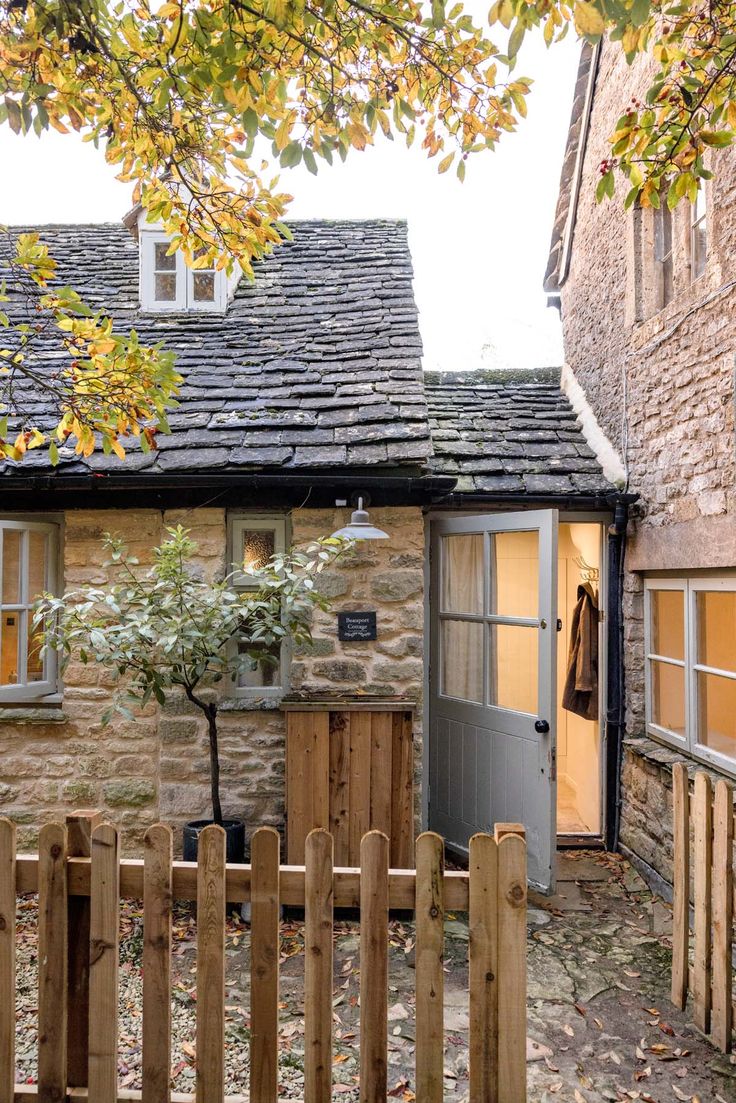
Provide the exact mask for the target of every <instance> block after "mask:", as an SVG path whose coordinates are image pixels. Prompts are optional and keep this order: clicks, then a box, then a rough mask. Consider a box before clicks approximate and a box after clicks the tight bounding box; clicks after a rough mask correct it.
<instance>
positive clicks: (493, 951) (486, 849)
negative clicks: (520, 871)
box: [468, 834, 498, 1103]
mask: <svg viewBox="0 0 736 1103" xmlns="http://www.w3.org/2000/svg"><path fill="white" fill-rule="evenodd" d="M468 871H469V874H470V884H469V887H468V894H469V901H468V903H469V914H468V922H469V925H470V947H469V959H470V960H469V964H468V985H469V988H470V993H469V1007H470V1053H469V1057H470V1103H498V921H497V915H496V911H497V905H496V900H497V896H498V846H497V844H496V840H495V839H494V838H492V837H491V836H490V835H481V834H479V835H473V837H472V839H471V840H470V848H469V856H468Z"/></svg>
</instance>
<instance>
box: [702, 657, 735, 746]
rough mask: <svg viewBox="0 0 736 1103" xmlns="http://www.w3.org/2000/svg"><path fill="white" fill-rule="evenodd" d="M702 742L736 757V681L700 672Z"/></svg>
mask: <svg viewBox="0 0 736 1103" xmlns="http://www.w3.org/2000/svg"><path fill="white" fill-rule="evenodd" d="M698 742H699V743H701V744H702V745H703V746H704V747H710V749H711V750H712V751H718V752H719V754H727V755H729V756H730V757H731V758H736V682H734V681H732V680H731V679H730V678H721V677H719V676H718V675H717V674H704V673H703V671H702V670H699V671H698Z"/></svg>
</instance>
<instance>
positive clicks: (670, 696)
mask: <svg viewBox="0 0 736 1103" xmlns="http://www.w3.org/2000/svg"><path fill="white" fill-rule="evenodd" d="M651 672H652V723H653V724H656V725H657V726H658V727H660V728H666V729H667V731H671V732H674V733H675V735H683V736H684V734H685V668H684V667H682V666H671V665H670V664H669V663H658V662H657V661H656V660H655V659H652V660H651Z"/></svg>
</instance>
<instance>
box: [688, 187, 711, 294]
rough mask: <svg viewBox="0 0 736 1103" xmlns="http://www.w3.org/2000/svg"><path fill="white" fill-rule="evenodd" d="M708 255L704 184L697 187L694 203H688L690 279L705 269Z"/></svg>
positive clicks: (695, 277) (701, 273)
mask: <svg viewBox="0 0 736 1103" xmlns="http://www.w3.org/2000/svg"><path fill="white" fill-rule="evenodd" d="M707 256H708V211H707V206H706V197H705V185H704V184H701V185H700V187H699V188H698V195H697V198H696V200H695V202H694V203H691V204H690V279H691V280H693V281H695V280H697V279H698V277H699V276H702V275H703V272H704V271H705V262H706V259H707Z"/></svg>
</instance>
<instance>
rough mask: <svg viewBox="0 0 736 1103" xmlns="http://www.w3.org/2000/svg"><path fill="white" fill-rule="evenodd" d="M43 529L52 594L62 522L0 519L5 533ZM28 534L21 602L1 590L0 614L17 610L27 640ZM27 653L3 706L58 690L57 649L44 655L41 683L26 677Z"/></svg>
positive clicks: (0, 697) (0, 699)
mask: <svg viewBox="0 0 736 1103" xmlns="http://www.w3.org/2000/svg"><path fill="white" fill-rule="evenodd" d="M8 531H10V532H21V533H26V534H27V533H30V532H43V533H45V534H46V536H47V537H48V546H47V548H48V554H47V560H46V578H45V589H46V591H48V592H49V593H57V592H58V586H59V575H60V571H59V546H60V543H59V531H60V530H59V525H58V524H57V523H55V522H52V521H21V520H10V519H4V518H0V533H3V532H8ZM27 540H28V537H27V536H24V537H22V558H21V564H20V567H21V570H20V593H19V598H20V600H19V601H17V602H10V601H9V602H4V601H2V594H1V593H0V615H2V614H5V613H6V612H15V613H17V615H18V617H19V620H20V624H21V626H22V629H21V630H22V634H23V637H24V638H25V639H27V638H28V633H29V631H30V626H31V618H32V614H31V601H30V600H29V599H30V597H31V595H30V594H28V593H27V587H28V578H27V563H28V557H27V554H26V546H27ZM0 580H2V542H0ZM26 661H27V653H26V651H25V649H24V648H21V655H20V669H19V671H18V682H17V683H16V684H15V685H0V706H2V705H5V704H19V703H20V704H23V703H26V702H29V701H38V700H40V699H41V698H44V697H50V696H52V695H54V694H56V693H57V692H58V661H57V656H56V652H54V651H47V652H46V655H45V657H44V662H45V664H46V675H47V676H46V678H44V680H43V681H40V682H27V681H25V676H26Z"/></svg>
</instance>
